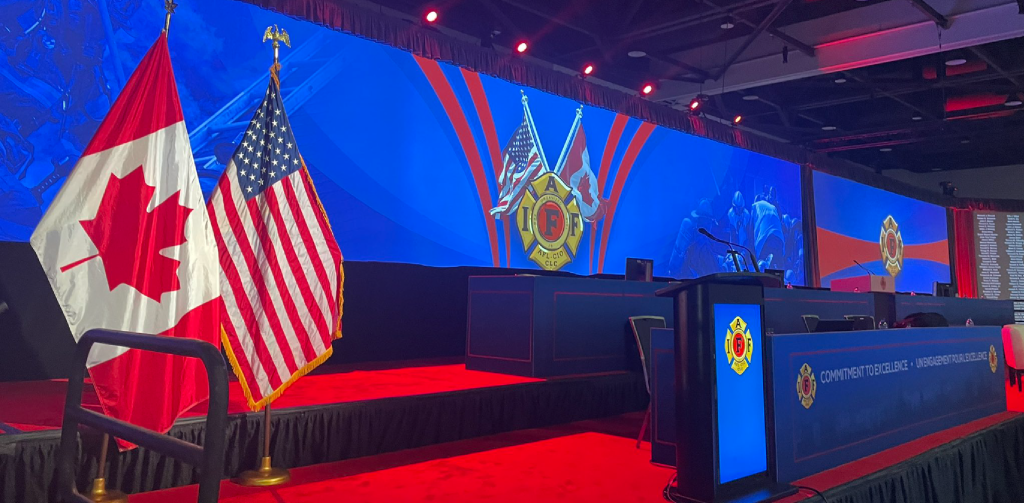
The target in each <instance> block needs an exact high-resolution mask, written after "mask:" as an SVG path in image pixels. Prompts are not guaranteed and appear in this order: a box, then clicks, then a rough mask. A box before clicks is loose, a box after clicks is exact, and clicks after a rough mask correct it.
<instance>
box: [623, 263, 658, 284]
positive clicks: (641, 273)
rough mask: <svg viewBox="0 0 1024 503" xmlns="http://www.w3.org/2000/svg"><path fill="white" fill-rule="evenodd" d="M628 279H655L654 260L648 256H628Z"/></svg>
mask: <svg viewBox="0 0 1024 503" xmlns="http://www.w3.org/2000/svg"><path fill="white" fill-rule="evenodd" d="M626 280H627V281H654V261H653V260H651V259H646V258H627V259H626Z"/></svg>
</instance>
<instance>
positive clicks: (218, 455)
mask: <svg viewBox="0 0 1024 503" xmlns="http://www.w3.org/2000/svg"><path fill="white" fill-rule="evenodd" d="M94 344H109V345H111V346H122V347H127V348H133V349H140V350H143V351H153V352H156V353H166V354H172V355H178V356H185V357H191V358H198V359H200V360H202V362H203V365H204V366H205V367H206V375H207V379H208V381H209V385H210V406H209V411H208V412H207V416H206V434H205V435H204V437H205V440H204V442H203V445H202V446H199V445H196V444H192V443H189V442H185V441H184V440H180V439H177V438H174V437H171V436H169V435H161V434H159V433H156V432H154V431H152V430H148V429H145V428H140V427H138V426H135V425H132V424H129V423H127V422H124V421H121V420H119V419H115V418H112V417H107V416H104V415H103V414H100V413H97V412H94V411H91V410H87V409H84V408H83V407H82V386H83V378H84V377H85V366H86V361H87V358H88V356H89V351H90V350H91V349H92V347H93V345H94ZM227 415H228V378H227V367H226V366H225V364H224V358H223V357H222V356H221V353H220V350H218V349H217V347H216V346H214V345H213V344H210V343H208V342H205V341H200V340H197V339H182V338H176V337H160V336H155V335H144V334H136V333H130V332H120V331H115V330H90V331H89V332H86V334H85V335H83V336H82V339H81V340H80V341H78V347H77V349H76V350H75V359H74V366H73V367H72V369H71V376H70V378H69V379H68V394H67V401H66V402H65V404H64V426H63V429H62V430H61V437H60V450H59V452H58V458H57V483H58V486H57V487H58V490H59V491H60V496H61V499H62V500H63V501H65V502H78V503H91V500H90V499H89V498H87V497H85V496H83V495H82V494H80V493H79V492H78V489H77V487H76V485H75V454H76V452H77V435H78V425H79V424H84V425H87V426H89V427H91V428H93V429H96V430H98V431H100V432H103V433H107V434H109V435H111V436H114V437H117V438H121V439H124V440H127V441H129V442H131V443H133V444H136V445H139V446H141V447H145V448H147V449H150V450H153V451H156V452H159V453H161V454H164V455H166V456H170V457H172V458H174V459H177V460H179V461H182V462H184V463H188V464H191V465H195V466H198V467H199V474H200V476H199V499H198V500H197V501H198V503H214V502H216V501H217V496H218V494H219V492H220V479H221V476H222V474H223V471H224V444H225V428H226V426H227Z"/></svg>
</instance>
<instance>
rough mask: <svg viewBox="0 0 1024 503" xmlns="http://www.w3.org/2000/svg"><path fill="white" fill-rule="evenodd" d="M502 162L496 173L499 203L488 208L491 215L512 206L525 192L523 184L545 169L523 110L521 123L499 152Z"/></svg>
mask: <svg viewBox="0 0 1024 503" xmlns="http://www.w3.org/2000/svg"><path fill="white" fill-rule="evenodd" d="M501 154H502V158H503V160H504V161H505V166H504V167H503V168H502V170H501V173H499V174H498V193H499V194H500V195H499V197H498V205H497V206H495V207H494V208H493V209H491V214H492V215H506V214H508V213H511V212H512V211H514V210H515V207H516V205H518V204H519V200H520V199H521V198H522V197H523V193H524V192H526V185H527V184H528V183H529V182H530V180H533V179H534V178H536V177H537V175H539V174H541V173H543V172H544V170H545V168H544V162H543V160H542V159H541V156H540V151H539V150H538V149H537V142H536V141H534V138H533V134H532V133H531V132H530V123H529V118H528V117H527V115H526V112H525V111H524V112H523V123H522V124H520V125H519V128H517V129H516V132H515V133H514V134H513V135H512V138H511V139H510V140H509V141H508V144H507V145H505V150H503V151H502V152H501Z"/></svg>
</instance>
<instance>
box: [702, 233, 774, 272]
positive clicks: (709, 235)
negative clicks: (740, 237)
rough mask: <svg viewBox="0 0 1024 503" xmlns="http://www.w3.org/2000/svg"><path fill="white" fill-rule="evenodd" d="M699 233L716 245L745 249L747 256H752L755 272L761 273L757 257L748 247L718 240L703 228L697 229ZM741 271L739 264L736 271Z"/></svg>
mask: <svg viewBox="0 0 1024 503" xmlns="http://www.w3.org/2000/svg"><path fill="white" fill-rule="evenodd" d="M697 232H699V233H701V234H703V235H704V237H706V238H708V239H710V240H712V241H714V242H716V243H722V244H724V245H726V246H728V247H730V248H732V247H739V248H743V249H744V250H745V251H746V252H747V254H748V255H750V263H751V264H753V266H754V272H761V269H760V268H759V267H758V266H757V257H756V256H754V252H753V251H751V250H750V248H747V247H746V246H743V245H741V244H738V243H733V242H731V241H726V240H724V239H719V238H716V237H715V236H713V235H712V234H711V233H710V232H708V230H707V229H705V228H703V227H701V228H699V229H697ZM733 251H735V250H733ZM735 259H736V257H735V255H734V256H733V260H735ZM739 269H740V267H739V264H737V265H736V270H737V271H739Z"/></svg>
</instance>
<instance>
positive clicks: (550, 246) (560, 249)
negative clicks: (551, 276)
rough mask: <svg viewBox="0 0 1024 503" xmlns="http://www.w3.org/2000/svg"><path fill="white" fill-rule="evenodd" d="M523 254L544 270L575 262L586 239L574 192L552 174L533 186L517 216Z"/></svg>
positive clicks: (545, 174) (545, 175)
mask: <svg viewBox="0 0 1024 503" xmlns="http://www.w3.org/2000/svg"><path fill="white" fill-rule="evenodd" d="M517 217H518V218H517V220H518V221H519V226H518V227H519V235H520V236H521V237H522V238H523V250H524V251H525V252H526V253H527V254H529V257H530V260H532V261H534V262H536V263H537V265H539V266H540V267H541V268H542V269H544V270H547V271H557V270H559V269H561V268H562V266H564V265H565V264H568V263H569V262H572V260H573V258H574V257H576V250H577V249H579V246H580V240H581V239H583V217H582V215H580V207H579V204H577V203H576V198H575V197H573V193H572V190H571V189H570V188H569V186H568V185H566V184H565V182H563V181H562V179H561V178H559V177H558V175H556V174H554V173H552V172H548V173H544V174H543V175H540V176H539V177H537V178H535V179H534V180H533V181H531V182H530V185H529V186H528V187H527V189H526V194H524V195H523V200H522V202H521V203H520V204H519V211H518V212H517Z"/></svg>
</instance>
